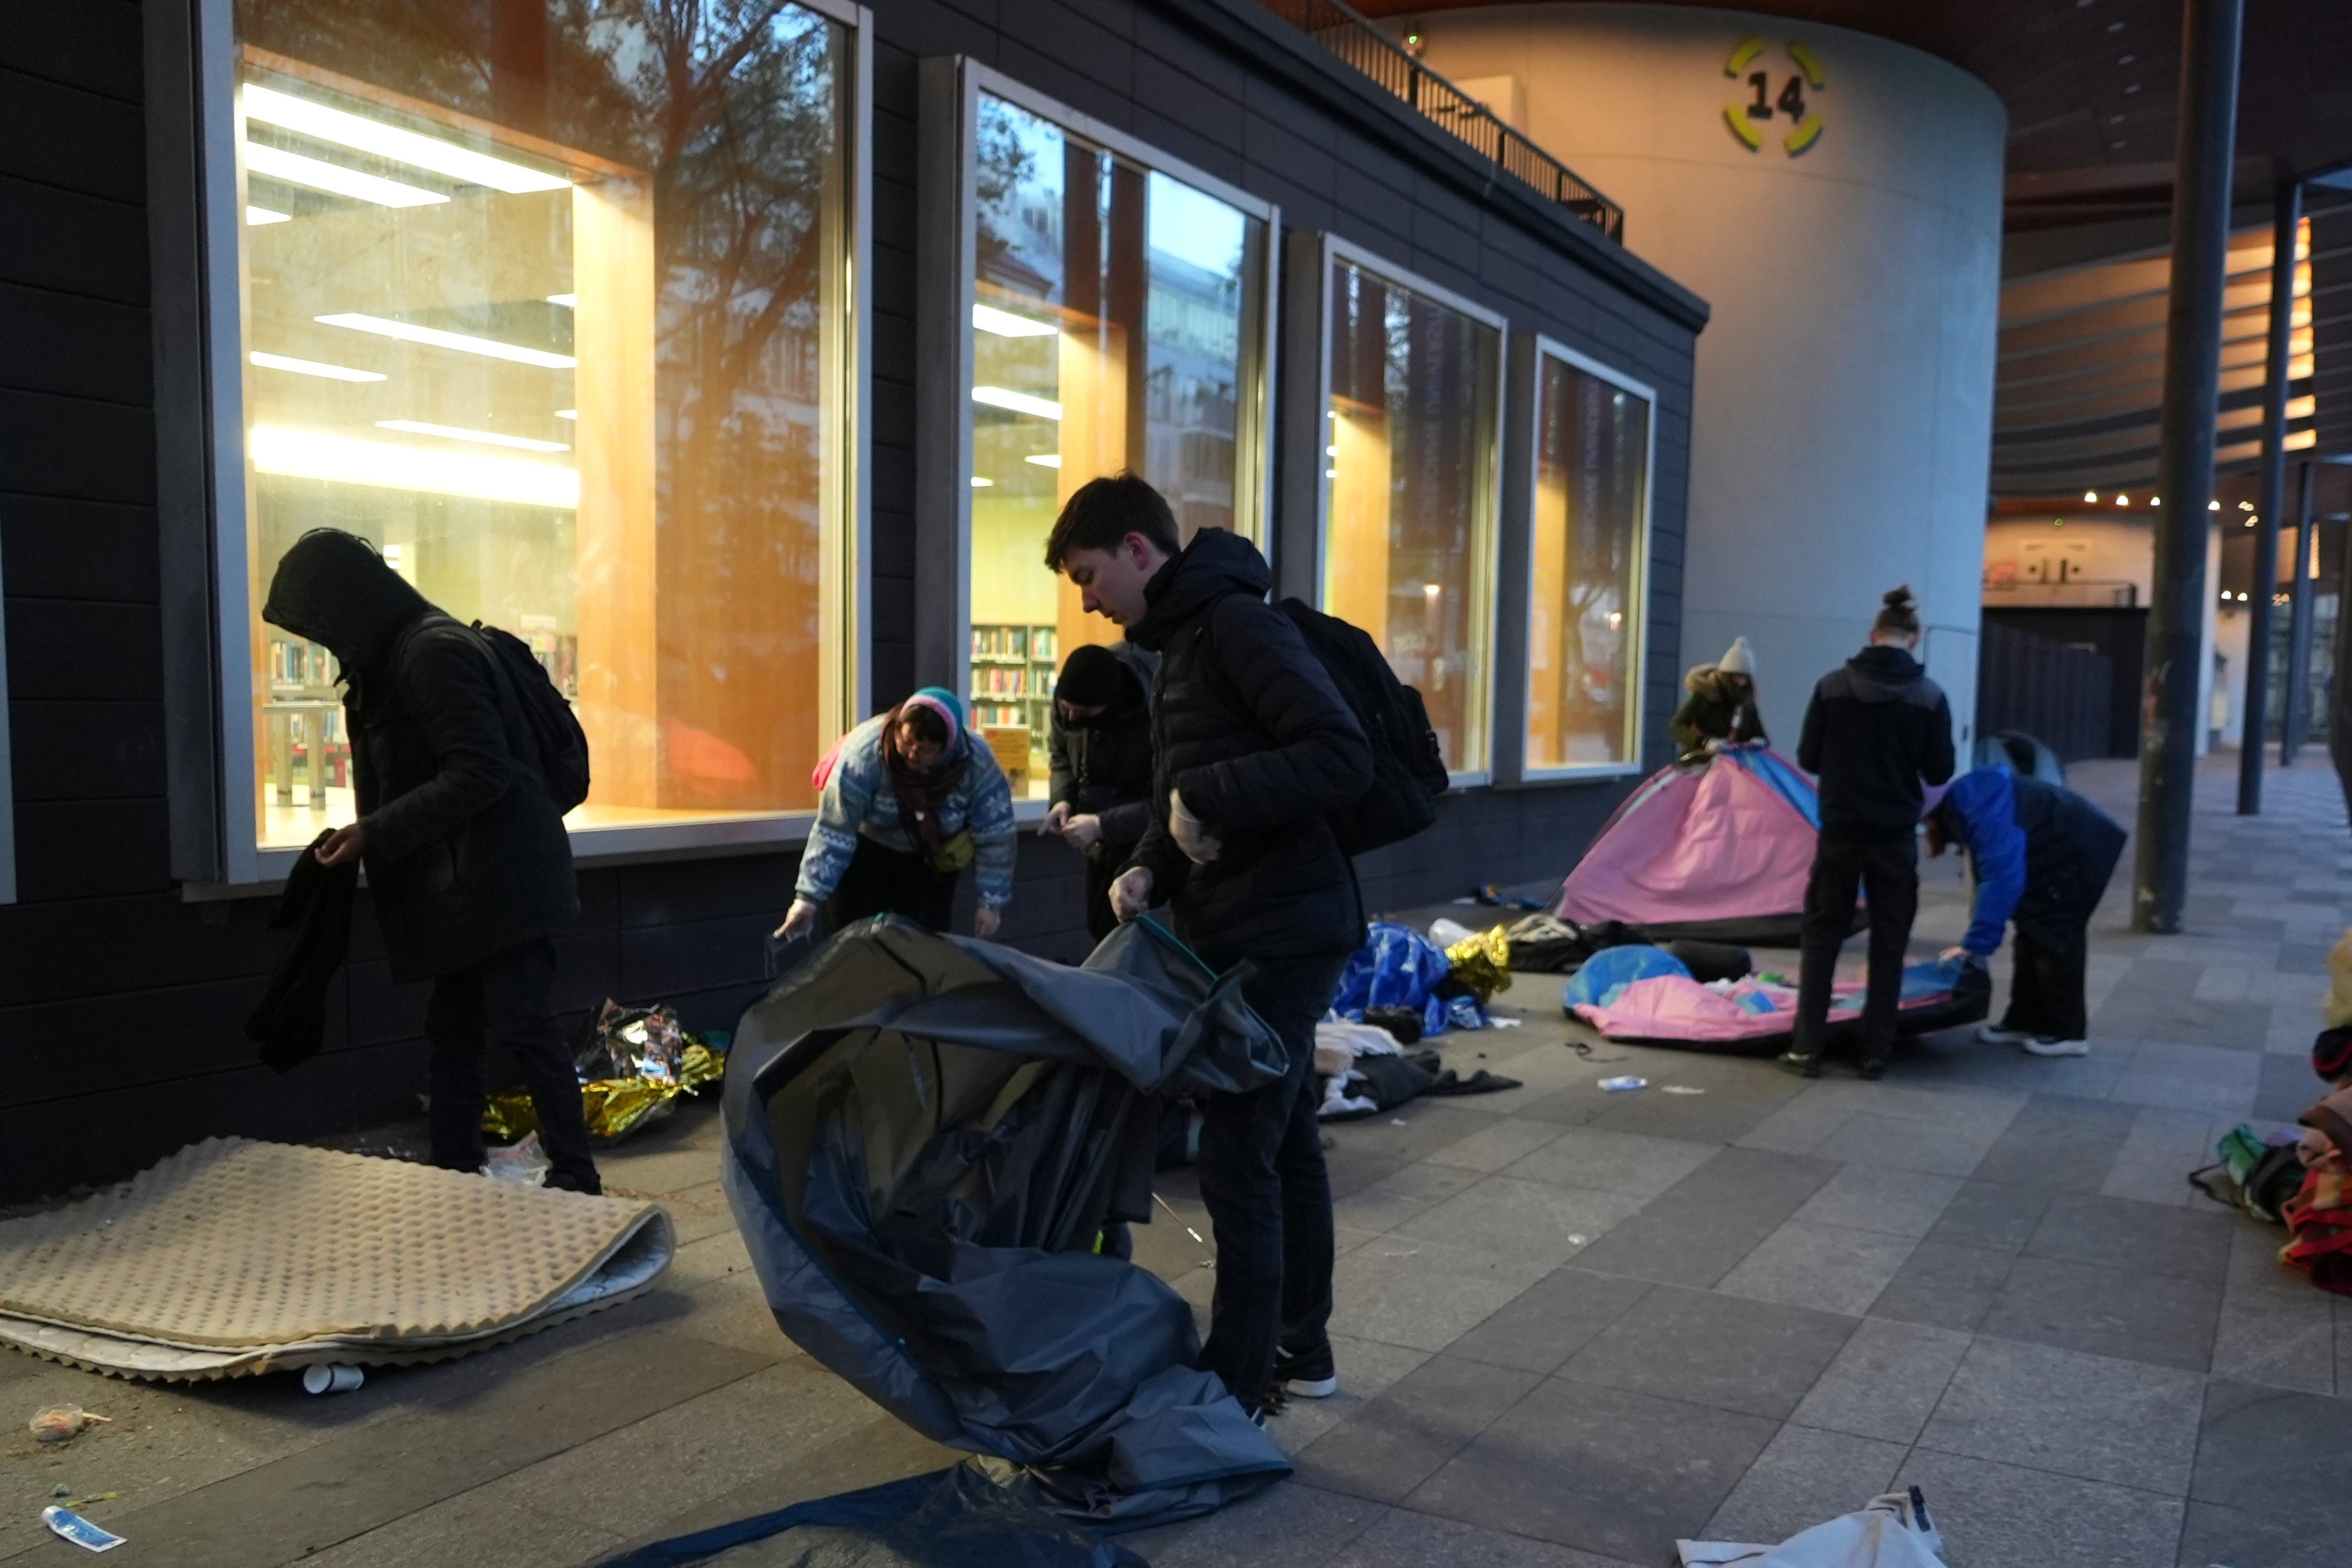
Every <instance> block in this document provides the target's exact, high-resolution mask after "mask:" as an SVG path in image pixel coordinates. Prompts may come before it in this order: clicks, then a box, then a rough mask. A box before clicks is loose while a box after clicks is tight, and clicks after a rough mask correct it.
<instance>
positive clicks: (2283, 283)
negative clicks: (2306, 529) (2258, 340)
mask: <svg viewBox="0 0 2352 1568" xmlns="http://www.w3.org/2000/svg"><path fill="white" fill-rule="evenodd" d="M2302 229H2303V184H2302V183H2301V182H2300V181H2295V180H2284V181H2281V182H2280V183H2279V188H2278V196H2277V199H2276V200H2275V201H2274V202H2273V204H2272V208H2271V315H2270V358H2269V363H2268V367H2267V375H2268V379H2267V380H2266V381H2265V382H2264V383H2263V483H2262V491H2261V495H2260V498H2259V499H2257V500H2256V501H2255V503H2254V509H2255V510H2256V511H2257V512H2259V513H2261V514H2262V521H2261V522H2259V523H2257V524H2255V525H2254V589H2253V592H2252V594H2251V595H2250V596H2249V597H2248V599H2247V601H2246V604H2247V615H2246V702H2245V708H2244V723H2243V726H2242V738H2241V739H2240V741H2239V743H2238V815H2240V816H2241V817H2253V816H2259V815H2261V814H2262V810H2263V726H2264V724H2265V723H2266V721H2267V720H2268V718H2269V713H2268V711H2267V710H2268V709H2269V707H2270V693H2271V594H2272V592H2273V587H2272V585H2273V584H2274V583H2276V582H2277V581H2278V546H2279V514H2280V513H2281V512H2283V511H2284V510H2285V509H2286V389H2287V381H2288V379H2289V378H2288V371H2289V368H2290V367H2291V366H2292V365H2293V363H2294V356H2293V354H2292V353H2291V352H2290V350H2292V349H2293V348H2294V250H2295V241H2296V236H2297V235H2299V234H2300V233H2301V232H2302ZM2296 543H2297V548H2298V549H2305V553H2308V550H2307V547H2305V544H2304V541H2303V538H2302V536H2300V535H2298V536H2296ZM2298 575H2300V574H2298ZM2286 711H2287V712H2288V713H2293V712H2294V704H2293V702H2291V701H2290V702H2289V703H2288V704H2287V709H2286Z"/></svg>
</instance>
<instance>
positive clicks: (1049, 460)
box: [1021, 452, 1062, 468]
mask: <svg viewBox="0 0 2352 1568" xmlns="http://www.w3.org/2000/svg"><path fill="white" fill-rule="evenodd" d="M1021 461H1022V462H1024V463H1034V464H1035V465H1037V466H1038V467H1040V468H1059V467H1060V466H1061V465H1062V455H1061V454H1060V453H1058V452H1032V453H1031V454H1030V455H1028V456H1026V457H1024V458H1023V459H1022V460H1021Z"/></svg>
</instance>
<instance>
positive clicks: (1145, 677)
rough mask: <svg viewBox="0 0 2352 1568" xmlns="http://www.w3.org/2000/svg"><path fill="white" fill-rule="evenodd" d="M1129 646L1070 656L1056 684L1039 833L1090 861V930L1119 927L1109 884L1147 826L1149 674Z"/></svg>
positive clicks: (1150, 666)
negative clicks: (1046, 799) (1048, 799)
mask: <svg viewBox="0 0 2352 1568" xmlns="http://www.w3.org/2000/svg"><path fill="white" fill-rule="evenodd" d="M1159 664H1160V657H1159V655H1158V654H1156V653H1145V652H1144V651H1143V650H1142V649H1140V648H1138V647H1136V646H1135V645H1134V644H1133V643H1112V644H1110V645H1109V646H1108V647H1097V646H1096V645H1094V644H1092V643H1087V644H1083V645H1081V646H1079V647H1078V648H1076V649H1074V650H1073V651H1072V652H1071V653H1070V656H1069V657H1068V658H1067V659H1066V660H1064V661H1063V663H1062V674H1061V678H1060V679H1059V680H1057V681H1055V683H1054V727H1053V732H1052V737H1051V743H1050V744H1051V749H1052V753H1053V763H1054V803H1053V807H1052V809H1051V810H1048V811H1047V812H1046V814H1045V825H1044V826H1043V827H1041V828H1040V829H1039V830H1038V831H1040V832H1044V833H1059V834H1060V835H1061V836H1062V840H1063V841H1064V842H1065V843H1067V844H1068V845H1069V846H1070V847H1071V848H1072V849H1075V850H1077V851H1079V852H1082V853H1084V854H1085V855H1086V857H1087V932H1088V933H1089V934H1090V935H1092V936H1093V937H1094V939H1095V940H1096V941H1097V942H1099V941H1101V940H1102V939H1103V938H1104V937H1106V936H1109V935H1110V934H1111V932H1112V931H1114V930H1116V929H1117V928H1118V915H1114V914H1112V913H1111V907H1110V883H1111V878H1112V877H1114V876H1116V875H1118V868H1119V867H1120V866H1122V865H1125V864H1126V863H1127V857H1128V856H1129V854H1130V853H1131V852H1133V851H1134V849H1135V846H1136V844H1137V843H1138V842H1139V841H1140V840H1141V839H1142V837H1143V830H1144V829H1146V828H1148V827H1150V825H1151V807H1150V796H1151V702H1150V698H1151V675H1152V672H1153V671H1154V670H1155V669H1157V668H1158V667H1159Z"/></svg>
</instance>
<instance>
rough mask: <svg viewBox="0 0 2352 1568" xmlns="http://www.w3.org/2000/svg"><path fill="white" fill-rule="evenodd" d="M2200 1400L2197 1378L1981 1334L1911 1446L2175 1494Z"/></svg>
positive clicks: (2191, 1452) (2185, 1469) (2183, 1488)
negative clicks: (1916, 1440) (1925, 1425)
mask: <svg viewBox="0 0 2352 1568" xmlns="http://www.w3.org/2000/svg"><path fill="white" fill-rule="evenodd" d="M2204 1394H2205V1380H2204V1378H2203V1377H2202V1376H2200V1375H2198V1374H2196V1373H2190V1372H2176V1371H2172V1370H2169V1369H2168V1368H2162V1367H2154V1366H2149V1365H2147V1364H2144V1363H2137V1362H2127V1361H2116V1360H2112V1359H2109V1358H2107V1357H2105V1356H2095V1355H2084V1354H2080V1353H2079V1352H2075V1351H2067V1350H2056V1349H2053V1348H2052V1347H2050V1346H2047V1345H2037V1344H2019V1343H2013V1342H2011V1341H2007V1340H1998V1339H1992V1338H1990V1337H1980V1338H1979V1339H1978V1340H1977V1342H1976V1343H1974V1344H1972V1345H1970V1346H1969V1350H1968V1354H1966V1355H1964V1356H1962V1357H1961V1359H1960V1364H1959V1368H1958V1371H1956V1372H1954V1373H1953V1375H1952V1379H1951V1382H1950V1383H1949V1384H1948V1385H1947V1386H1946V1387H1945V1390H1944V1396H1943V1398H1942V1399H1941V1400H1940V1401H1939V1402H1938V1403H1937V1406H1936V1410H1935V1414H1934V1415H1933V1416H1930V1417H1929V1418H1928V1421H1927V1427H1926V1429H1925V1430H1923V1431H1922V1432H1921V1433H1920V1434H1919V1439H1918V1440H1919V1445H1920V1446H1921V1447H1922V1448H1935V1449H1938V1450H1940V1451H1942V1452H1944V1453H1949V1454H1965V1455H1967V1456H1969V1458H1979V1459H1995V1460H1999V1461H2000V1462H2001V1463H2003V1464H2012V1465H2023V1466H2026V1467H2028V1468H2030V1469H2038V1470H2051V1471H2054V1472H2057V1473H2059V1474H2062V1475H2072V1476H2080V1477H2082V1478H2083V1479H2086V1480H2095V1481H2112V1482H2114V1483H2115V1484H2116V1485H2118V1486H2132V1487H2138V1488H2141V1489H2142V1490H2147V1491H2158V1492H2166V1493H2169V1494H2172V1495H2175V1496H2178V1495H2181V1494H2184V1493H2186V1492H2187V1491H2188V1490H2189V1465H2190V1462H2191V1460H2192V1458H2194V1456H2195V1453H2196V1448H2197V1430H2198V1424H2199V1422H2200V1419H2201V1418H2202V1416H2203V1408H2204Z"/></svg>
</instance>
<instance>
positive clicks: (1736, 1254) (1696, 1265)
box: [1577, 1199, 1779, 1287]
mask: <svg viewBox="0 0 2352 1568" xmlns="http://www.w3.org/2000/svg"><path fill="white" fill-rule="evenodd" d="M1778 1224H1779V1222H1778V1221H1777V1220H1775V1219H1774V1218H1772V1217H1771V1216H1770V1215H1769V1214H1742V1213H1738V1212H1737V1211H1731V1210H1723V1209H1715V1208H1709V1207H1705V1206H1704V1205H1691V1206H1686V1207H1680V1208H1673V1209H1669V1208H1666V1207H1664V1200H1663V1199H1658V1200H1654V1201H1653V1203H1652V1204H1651V1206H1650V1207H1649V1208H1648V1209H1646V1210H1644V1211H1643V1212H1642V1213H1640V1214H1637V1215H1635V1216H1634V1217H1633V1218H1631V1219H1629V1220H1627V1221H1625V1222H1624V1223H1623V1224H1622V1225H1620V1226H1618V1227H1617V1228H1614V1229H1613V1230H1612V1231H1610V1232H1609V1234H1608V1235H1606V1236H1603V1237H1602V1238H1601V1239H1600V1240H1598V1241H1596V1242H1594V1243H1593V1244H1592V1245H1591V1247H1588V1248H1586V1249H1584V1250H1583V1251H1582V1252H1580V1253H1578V1254H1577V1260H1578V1261H1579V1262H1580V1263H1581V1264H1582V1265H1583V1266H1584V1267H1585V1268H1588V1269H1595V1270H1600V1271H1601V1272H1603V1273H1608V1274H1623V1275H1627V1276H1630V1277H1632V1278H1633V1279H1637V1280H1654V1281H1658V1282H1659V1283H1661V1284H1669V1285H1697V1286H1701V1287H1705V1286H1708V1285H1712V1284H1714V1283H1715V1282H1716V1281H1718V1280H1720V1279H1722V1278H1723V1277H1724V1276H1725V1275H1726V1274H1728V1273H1729V1272H1731V1270H1733V1269H1734V1268H1735V1267H1737V1266H1738V1262H1739V1260H1741V1259H1743V1258H1745V1257H1747V1256H1748V1253H1750V1252H1752V1251H1754V1250H1755V1249H1756V1247H1757V1244H1758V1243H1759V1242H1760V1241H1762V1240H1763V1239H1764V1238H1766V1237H1767V1236H1769V1235H1771V1234H1772V1232H1773V1231H1774V1230H1775V1229H1776V1228H1778Z"/></svg>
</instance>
